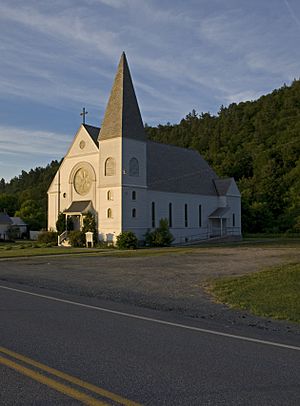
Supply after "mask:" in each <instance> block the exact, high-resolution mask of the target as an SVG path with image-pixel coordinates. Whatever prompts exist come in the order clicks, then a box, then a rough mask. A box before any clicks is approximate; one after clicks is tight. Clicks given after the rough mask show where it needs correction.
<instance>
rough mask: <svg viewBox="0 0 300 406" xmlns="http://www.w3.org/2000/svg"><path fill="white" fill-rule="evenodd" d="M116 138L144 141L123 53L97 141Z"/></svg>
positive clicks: (143, 133)
mask: <svg viewBox="0 0 300 406" xmlns="http://www.w3.org/2000/svg"><path fill="white" fill-rule="evenodd" d="M116 137H125V138H133V139H135V140H139V141H146V133H145V129H144V125H143V121H142V117H141V113H140V109H139V106H138V102H137V99H136V95H135V91H134V88H133V84H132V79H131V75H130V71H129V67H128V64H127V59H126V55H125V53H124V52H123V53H122V55H121V59H120V62H119V66H118V70H117V74H116V77H115V81H114V84H113V87H112V90H111V94H110V97H109V101H108V103H107V106H106V111H105V115H104V119H103V122H102V126H101V130H100V133H99V138H98V140H99V141H100V140H101V141H103V140H107V139H111V138H116Z"/></svg>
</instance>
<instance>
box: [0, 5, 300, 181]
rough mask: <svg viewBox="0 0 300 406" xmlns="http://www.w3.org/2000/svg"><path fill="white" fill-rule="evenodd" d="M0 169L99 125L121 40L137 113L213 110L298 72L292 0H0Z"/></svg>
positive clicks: (167, 118) (179, 114)
mask: <svg viewBox="0 0 300 406" xmlns="http://www.w3.org/2000/svg"><path fill="white" fill-rule="evenodd" d="M0 38H1V41H0V50H1V53H0V55H1V62H0V178H1V177H4V178H5V179H6V180H9V179H10V178H12V177H13V176H17V175H18V174H19V173H20V172H21V170H22V169H24V170H29V169H31V168H34V167H36V166H44V165H46V164H47V163H49V162H51V160H53V159H60V158H61V157H62V156H63V155H64V154H65V153H66V151H67V148H68V146H69V144H70V142H71V140H72V138H73V136H74V134H75V132H76V130H77V128H78V127H79V125H80V122H81V118H80V116H79V113H80V111H81V109H82V107H83V106H85V107H86V108H87V110H88V112H89V113H88V116H87V123H88V124H91V125H96V126H100V124H101V121H102V118H103V113H104V109H105V106H106V103H107V100H108V96H109V92H110V89H111V86H112V82H113V79H114V75H115V71H116V67H117V64H118V61H119V58H120V55H121V52H122V51H123V50H124V51H125V52H126V55H127V58H128V62H129V66H130V69H131V74H132V76H133V81H134V85H135V89H136V93H137V97H138V100H139V105H140V109H141V112H142V116H143V119H144V122H146V123H148V124H151V125H157V124H159V123H161V124H164V123H166V122H171V123H177V122H179V121H180V119H181V118H183V117H184V116H185V115H186V114H188V113H189V112H190V111H191V110H192V109H196V111H197V112H206V111H210V112H211V113H214V114H215V113H217V111H218V110H219V107H220V106H221V105H222V104H223V105H225V106H227V105H229V104H230V103H232V102H239V101H245V100H254V99H256V98H258V97H259V96H260V95H262V94H266V93H268V92H270V91H272V90H273V89H274V88H278V87H281V86H282V85H283V84H284V83H286V84H290V83H291V81H292V80H293V79H294V78H299V77H300V47H299V40H300V2H299V1H298V0H251V1H249V0H185V1H182V0H80V1H77V0H49V1H41V0H26V1H24V0H22V1H19V0H0Z"/></svg>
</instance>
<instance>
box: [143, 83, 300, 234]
mask: <svg viewBox="0 0 300 406" xmlns="http://www.w3.org/2000/svg"><path fill="white" fill-rule="evenodd" d="M146 128H147V133H148V135H149V137H150V138H151V139H153V140H155V141H159V142H165V143H170V144H175V145H178V146H183V147H186V148H194V149H196V150H198V151H199V152H200V153H201V154H202V155H203V156H204V157H205V158H206V159H207V161H208V162H209V163H210V164H211V165H212V167H213V168H214V169H215V171H216V172H217V173H218V175H220V176H224V177H225V176H233V177H234V178H235V179H236V180H237V183H238V186H239V188H240V191H241V193H242V207H243V221H242V223H243V230H244V231H251V232H263V231H274V232H277V231H287V230H290V231H297V230H299V231H300V81H299V80H295V81H294V82H293V83H292V85H291V86H283V87H282V88H281V89H278V90H274V91H273V92H272V93H271V94H268V95H266V96H262V97H261V98H260V99H258V100H257V101H253V102H243V103H239V104H235V103H233V104H231V105H230V106H229V107H227V108H224V107H221V108H220V111H219V113H218V115H217V116H212V115H211V114H209V113H201V114H200V115H198V114H197V113H196V112H195V111H192V113H190V114H188V115H187V116H186V117H185V118H184V119H183V120H181V122H180V123H179V124H175V125H170V124H168V125H164V126H162V125H159V126H158V127H148V126H147V127H146Z"/></svg>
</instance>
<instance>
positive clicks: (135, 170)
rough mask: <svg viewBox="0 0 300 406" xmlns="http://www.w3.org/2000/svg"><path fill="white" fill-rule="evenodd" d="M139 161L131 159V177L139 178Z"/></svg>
mask: <svg viewBox="0 0 300 406" xmlns="http://www.w3.org/2000/svg"><path fill="white" fill-rule="evenodd" d="M139 174H140V170H139V161H138V160H137V159H136V158H131V159H130V161H129V176H139Z"/></svg>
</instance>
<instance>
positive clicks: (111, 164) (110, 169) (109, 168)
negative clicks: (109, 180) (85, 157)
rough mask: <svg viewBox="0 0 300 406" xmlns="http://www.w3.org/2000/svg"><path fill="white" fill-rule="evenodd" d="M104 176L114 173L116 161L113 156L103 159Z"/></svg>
mask: <svg viewBox="0 0 300 406" xmlns="http://www.w3.org/2000/svg"><path fill="white" fill-rule="evenodd" d="M104 174H105V176H113V175H115V174H116V161H115V160H114V158H111V157H110V158H107V160H106V161H105V168H104Z"/></svg>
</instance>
